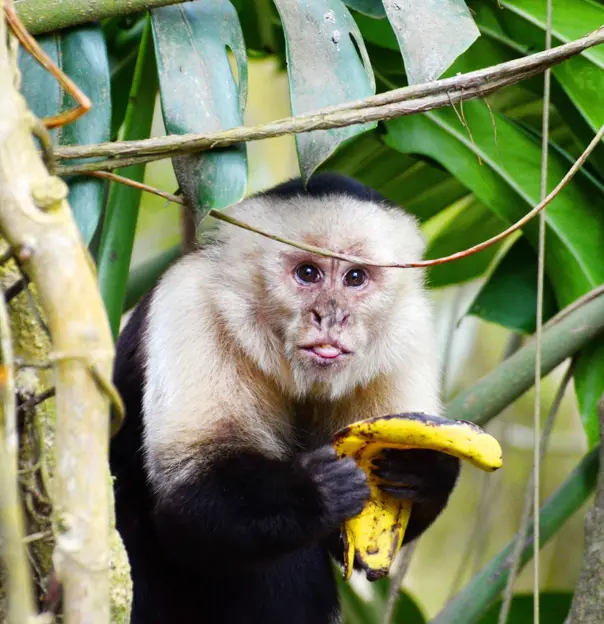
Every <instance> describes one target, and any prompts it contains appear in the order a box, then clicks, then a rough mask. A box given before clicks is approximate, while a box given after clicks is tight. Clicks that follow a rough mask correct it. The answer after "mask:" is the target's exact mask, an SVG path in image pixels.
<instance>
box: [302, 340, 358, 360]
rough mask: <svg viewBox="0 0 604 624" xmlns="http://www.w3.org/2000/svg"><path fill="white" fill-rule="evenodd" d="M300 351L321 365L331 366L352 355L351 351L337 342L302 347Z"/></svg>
mask: <svg viewBox="0 0 604 624" xmlns="http://www.w3.org/2000/svg"><path fill="white" fill-rule="evenodd" d="M299 348H300V351H302V352H303V353H306V354H307V355H308V356H309V357H310V358H311V359H312V360H314V361H315V362H318V363H320V364H331V363H333V362H337V361H340V360H342V359H344V358H346V356H348V355H350V351H349V350H348V349H346V348H344V347H343V346H342V345H341V344H339V343H337V342H317V343H313V344H307V345H301V346H300V347H299Z"/></svg>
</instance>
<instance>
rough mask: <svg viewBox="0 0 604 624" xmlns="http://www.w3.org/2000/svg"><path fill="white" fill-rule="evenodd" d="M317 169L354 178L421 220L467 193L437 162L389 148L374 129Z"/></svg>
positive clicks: (343, 148)
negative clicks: (336, 172)
mask: <svg viewBox="0 0 604 624" xmlns="http://www.w3.org/2000/svg"><path fill="white" fill-rule="evenodd" d="M321 169H322V170H330V171H338V172H339V173H343V174H346V175H349V176H352V177H353V178H356V179H357V180H358V181H359V182H362V183H363V184H367V185H368V186H370V187H372V188H374V189H375V190H376V191H379V192H380V193H382V194H383V195H384V196H385V197H387V198H388V199H389V200H390V201H392V202H394V203H395V204H397V205H399V206H402V207H403V208H404V209H405V210H407V211H408V212H410V213H411V214H414V215H415V216H416V217H417V218H418V219H419V220H420V221H421V222H424V221H427V220H428V219H430V218H431V217H433V216H434V215H435V214H437V213H438V212H440V211H441V210H443V209H444V208H446V207H447V206H449V205H450V204H452V203H453V202H455V201H457V200H458V199H460V198H461V197H464V196H465V195H467V194H468V191H467V189H466V188H465V187H464V186H463V184H461V183H460V182H458V181H457V180H456V179H455V178H454V177H453V176H452V175H451V174H449V173H448V172H447V171H445V170H444V169H442V168H441V167H440V166H437V165H436V164H435V163H433V162H432V163H430V162H428V161H424V160H420V159H418V158H417V157H415V156H409V155H407V154H401V153H400V152H397V151H396V150H393V149H392V148H390V147H388V146H387V145H384V143H383V142H382V140H381V139H380V138H379V136H378V135H377V133H376V132H368V133H366V134H363V135H361V136H360V137H357V138H355V139H354V140H352V141H349V142H347V143H346V144H344V145H342V147H340V148H339V149H338V151H337V152H336V153H335V154H334V155H333V156H332V157H331V158H330V159H329V160H328V161H326V162H325V164H324V165H323V166H322V167H321Z"/></svg>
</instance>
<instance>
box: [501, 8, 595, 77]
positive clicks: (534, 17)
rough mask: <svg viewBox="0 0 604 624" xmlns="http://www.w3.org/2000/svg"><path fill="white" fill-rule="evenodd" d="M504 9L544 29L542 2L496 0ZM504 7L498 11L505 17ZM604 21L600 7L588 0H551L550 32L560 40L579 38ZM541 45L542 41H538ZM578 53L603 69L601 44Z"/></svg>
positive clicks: (544, 17)
mask: <svg viewBox="0 0 604 624" xmlns="http://www.w3.org/2000/svg"><path fill="white" fill-rule="evenodd" d="M499 2H500V4H501V6H502V7H503V8H504V9H508V10H509V11H512V12H514V13H516V14H517V15H520V16H522V17H523V18H524V19H525V20H527V21H528V22H530V23H532V24H534V25H536V26H538V27H539V28H540V29H541V30H545V21H546V3H545V2H535V0H499ZM507 13H508V11H503V12H501V18H502V19H505V18H506V16H507ZM603 21H604V7H602V5H601V4H598V3H597V2H592V1H591V0H573V1H572V2H568V0H552V35H553V37H555V38H556V39H558V40H559V41H560V42H563V43H567V42H569V41H572V40H573V39H580V38H581V37H584V36H585V35H586V34H588V33H590V32H592V31H594V30H597V29H598V28H600V26H602V22H603ZM540 45H541V46H542V45H543V41H542V42H541V43H540ZM581 55H582V56H584V57H585V58H588V59H589V60H590V61H592V62H593V63H595V64H596V65H598V66H599V67H600V68H602V69H604V49H603V47H602V46H595V47H592V48H588V49H587V50H585V51H584V52H582V53H581Z"/></svg>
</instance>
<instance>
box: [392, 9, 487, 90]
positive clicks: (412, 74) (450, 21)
mask: <svg viewBox="0 0 604 624" xmlns="http://www.w3.org/2000/svg"><path fill="white" fill-rule="evenodd" d="M383 3H384V8H385V9H386V14H387V16H388V19H389V21H390V24H391V25H392V28H393V30H394V32H395V34H396V38H397V40H398V44H399V47H400V49H401V52H402V55H403V59H404V61H405V70H406V73H407V78H408V80H409V84H418V83H421V82H429V81H431V80H435V79H436V78H438V77H439V76H440V75H441V74H442V73H443V72H444V71H445V70H446V69H447V68H448V67H449V66H450V65H451V63H453V61H455V59H456V58H457V57H458V56H459V55H460V54H462V53H463V52H465V51H466V50H467V49H468V48H469V47H470V46H471V45H472V43H474V41H476V39H477V37H478V36H479V35H480V33H479V31H478V28H477V26H476V24H475V23H474V20H473V19H472V15H471V14H470V11H469V10H468V8H467V6H466V4H465V2H464V0H423V1H422V2H410V1H408V0H383Z"/></svg>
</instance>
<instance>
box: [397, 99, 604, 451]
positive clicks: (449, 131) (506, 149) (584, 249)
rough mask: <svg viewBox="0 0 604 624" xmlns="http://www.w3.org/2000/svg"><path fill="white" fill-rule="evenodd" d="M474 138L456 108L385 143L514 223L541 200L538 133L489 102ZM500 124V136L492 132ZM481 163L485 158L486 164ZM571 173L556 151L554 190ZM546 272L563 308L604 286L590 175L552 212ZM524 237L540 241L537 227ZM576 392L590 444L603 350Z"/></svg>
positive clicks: (410, 122) (598, 195)
mask: <svg viewBox="0 0 604 624" xmlns="http://www.w3.org/2000/svg"><path fill="white" fill-rule="evenodd" d="M464 115H465V122H466V123H467V127H468V128H469V130H470V132H471V135H470V134H468V131H467V130H466V129H465V128H464V127H463V125H462V124H461V122H460V120H459V119H458V117H457V115H456V114H455V112H454V111H452V110H441V111H434V112H431V113H427V114H424V115H421V116H420V115H415V116H411V117H404V118H400V119H398V120H394V121H392V122H388V123H387V128H388V134H387V136H386V139H385V140H386V143H387V144H388V145H390V146H392V147H394V148H396V149H399V150H400V151H401V152H403V153H420V154H425V155H427V156H430V157H431V158H434V159H436V160H438V161H439V162H440V163H441V164H442V165H443V166H445V167H446V168H447V169H448V170H449V171H450V172H451V173H453V174H454V175H455V176H456V177H457V178H458V179H459V180H460V181H462V182H463V183H464V184H465V185H466V186H467V187H468V188H469V189H471V190H472V191H473V192H474V193H475V194H476V196H477V197H478V198H480V199H481V200H482V201H483V202H484V203H485V204H486V205H487V206H489V207H490V208H491V209H492V210H493V211H494V212H495V213H496V214H497V215H498V216H499V217H500V218H501V219H502V220H503V221H505V222H506V223H512V222H514V221H516V220H518V219H519V218H520V217H522V216H523V214H525V213H526V212H527V211H528V209H529V208H530V207H531V206H533V205H535V204H536V203H537V202H538V200H539V184H540V182H539V180H540V160H541V153H540V145H539V140H538V139H537V138H535V137H534V136H533V135H531V134H529V133H527V132H526V131H524V130H522V129H521V128H519V127H518V126H517V125H515V124H513V123H511V122H510V121H509V120H508V119H507V118H505V117H504V116H502V115H500V114H498V113H493V112H492V111H489V110H488V108H487V107H486V105H485V104H484V103H482V102H470V103H466V104H465V105H464ZM493 124H495V129H496V133H495V130H494V128H493ZM479 159H480V160H479ZM567 169H568V165H567V161H566V159H565V158H564V157H563V156H562V155H560V154H559V153H557V152H555V151H553V150H552V152H551V154H550V165H549V170H548V177H549V180H550V188H551V186H553V184H554V183H555V182H557V181H559V180H560V179H561V178H562V177H563V175H564V174H565V173H566V171H567ZM546 222H547V249H546V268H547V273H548V276H549V278H550V280H551V282H552V285H553V288H554V291H555V293H556V298H557V301H558V304H559V305H560V306H564V305H567V304H569V303H571V302H572V301H574V300H575V299H576V298H578V297H579V296H581V295H582V294H584V293H585V292H587V291H588V290H590V289H592V288H593V287H594V286H597V285H599V284H602V283H604V263H602V262H601V254H602V244H603V241H604V197H603V196H602V192H601V189H600V188H599V187H598V186H597V185H596V184H594V183H593V181H592V180H590V179H589V178H588V177H587V176H585V175H582V174H578V175H577V176H576V178H575V179H574V180H573V182H572V183H571V184H569V185H567V186H566V187H565V188H564V189H563V190H562V191H561V192H560V194H559V195H558V197H557V198H556V199H555V200H554V201H553V202H552V203H551V204H550V206H549V207H548V210H547V217H546ZM523 231H524V233H525V235H526V236H527V238H528V240H529V241H530V242H531V243H532V244H533V246H535V245H536V243H537V224H536V222H533V223H530V224H529V225H527V226H526V227H525V228H524V230H523ZM576 379H577V384H576V391H577V397H578V400H579V406H580V409H581V413H582V418H583V422H584V426H585V429H586V432H587V434H588V438H589V441H590V443H594V442H595V439H596V438H595V433H596V432H597V400H598V399H599V396H601V394H602V390H604V349H602V348H601V347H600V348H598V346H597V345H594V346H593V347H590V348H589V349H588V350H586V351H585V352H584V353H583V354H582V355H581V358H580V359H579V364H578V369H577V372H576Z"/></svg>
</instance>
